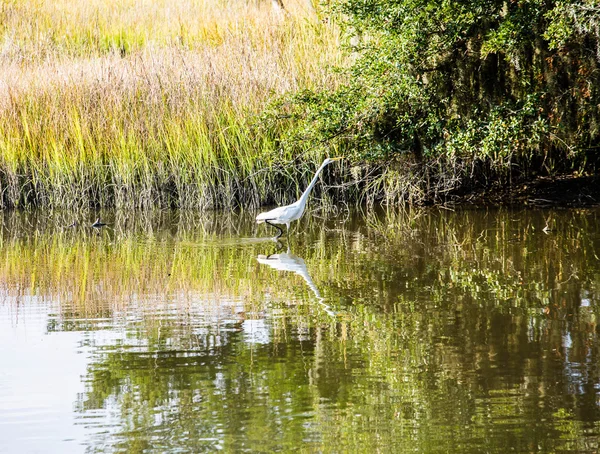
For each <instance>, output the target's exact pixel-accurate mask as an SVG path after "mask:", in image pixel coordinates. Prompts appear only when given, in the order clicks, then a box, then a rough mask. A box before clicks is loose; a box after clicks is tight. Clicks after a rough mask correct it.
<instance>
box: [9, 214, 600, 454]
mask: <svg viewBox="0 0 600 454" xmlns="http://www.w3.org/2000/svg"><path fill="white" fill-rule="evenodd" d="M598 213H599V211H597V210H581V211H577V210H569V211H511V210H500V211H481V210H478V211H475V210H473V211H460V212H445V211H442V212H437V211H423V212H416V213H398V212H387V213H375V214H373V213H371V214H369V215H365V216H361V215H353V216H348V217H338V218H335V219H331V220H328V221H326V222H323V221H321V220H319V219H318V218H317V217H316V216H311V217H310V218H308V219H306V220H305V221H301V222H300V225H298V226H297V227H296V230H293V232H292V234H291V235H290V239H289V243H284V244H282V245H278V244H275V243H273V242H272V241H270V240H268V239H264V240H263V239H260V238H256V236H257V232H259V231H258V230H257V229H256V226H255V225H254V223H253V220H252V217H253V216H252V213H249V214H235V215H230V216H225V215H217V214H213V215H212V216H210V217H206V216H204V215H199V214H198V215H196V214H193V213H192V214H190V213H164V212H161V213H154V214H149V215H147V217H146V218H141V219H140V218H138V217H135V219H130V218H127V217H114V218H110V214H108V215H107V216H105V217H103V219H106V220H107V221H108V222H109V223H111V224H112V225H111V226H110V228H107V229H104V230H102V231H101V232H100V234H94V232H89V231H88V230H86V229H84V228H82V229H77V230H72V229H71V230H68V231H67V230H64V229H61V228H60V226H61V225H68V222H63V217H61V214H60V213H59V214H57V215H56V216H55V218H53V219H49V218H43V217H41V216H35V215H34V214H18V213H12V214H5V215H4V219H3V229H2V237H1V242H2V244H1V245H2V262H1V263H0V278H1V285H2V290H3V292H4V293H5V294H6V295H9V296H10V297H11V298H13V300H14V299H16V300H18V299H19V298H21V299H23V298H24V297H26V296H27V295H30V294H37V295H41V296H42V297H43V298H46V299H47V300H48V301H54V302H56V301H58V302H59V305H58V307H59V311H58V312H57V313H53V314H51V317H50V318H49V323H48V331H54V332H62V331H67V330H71V331H73V330H74V331H81V332H85V333H87V336H86V342H87V343H88V344H89V346H90V347H91V348H92V351H93V361H92V362H91V364H90V366H89V368H88V373H87V375H86V377H84V380H85V382H86V392H85V393H84V394H83V395H82V396H81V398H80V399H79V401H78V402H77V408H76V410H77V411H78V412H79V414H80V418H81V421H82V423H83V424H89V425H90V426H91V427H94V424H97V425H98V426H99V427H100V426H101V425H102V424H105V427H109V429H110V430H104V431H103V430H98V431H96V432H95V433H94V434H93V435H91V436H90V439H89V440H87V441H86V442H87V443H88V446H89V450H90V451H106V452H113V451H125V450H127V451H129V452H142V451H149V452H167V451H168V452H175V451H177V450H181V451H184V452H185V451H212V450H214V449H216V448H223V449H225V450H226V451H243V450H248V451H257V452H272V451H292V450H300V451H311V452H312V451H321V452H354V451H365V452H376V451H383V452H498V453H501V452H502V453H503V452H509V451H510V450H511V449H514V450H515V451H516V452H556V451H558V452H564V451H573V452H594V451H596V450H597V449H598V433H599V424H598V421H599V420H600V411H599V407H598V402H599V401H598V391H599V390H600V370H599V368H598V367H597V364H598V359H599V358H598V353H599V349H598V329H597V315H598V307H599V302H598V296H599V286H598V284H599V276H600V260H599V259H598V254H599V252H598V249H599V246H600V229H599V226H600V224H599V219H598ZM23 226H29V227H28V228H25V227H23ZM284 251H285V252H284ZM292 251H293V252H292ZM13 300H11V301H13ZM3 304H16V303H11V302H8V303H6V302H5V303H3ZM94 417H96V419H94Z"/></svg>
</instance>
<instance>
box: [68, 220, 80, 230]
mask: <svg viewBox="0 0 600 454" xmlns="http://www.w3.org/2000/svg"><path fill="white" fill-rule="evenodd" d="M78 225H79V223H78V222H77V221H73V223H72V224H69V225H68V226H66V227H65V229H74V228H75V227H77V226H78Z"/></svg>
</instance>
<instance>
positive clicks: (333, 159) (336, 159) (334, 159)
mask: <svg viewBox="0 0 600 454" xmlns="http://www.w3.org/2000/svg"><path fill="white" fill-rule="evenodd" d="M329 159H331V160H332V161H339V160H340V159H344V157H343V156H338V157H337V158H329Z"/></svg>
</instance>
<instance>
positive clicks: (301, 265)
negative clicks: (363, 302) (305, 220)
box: [257, 242, 336, 317]
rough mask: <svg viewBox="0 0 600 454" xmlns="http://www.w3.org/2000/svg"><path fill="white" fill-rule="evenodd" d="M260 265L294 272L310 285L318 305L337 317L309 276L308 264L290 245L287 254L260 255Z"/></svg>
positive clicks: (258, 258)
mask: <svg viewBox="0 0 600 454" xmlns="http://www.w3.org/2000/svg"><path fill="white" fill-rule="evenodd" d="M277 244H278V245H280V246H283V245H281V243H280V242H277ZM257 260H258V263H261V264H263V265H268V266H270V267H271V268H273V269H276V270H279V271H292V272H294V273H296V274H298V275H300V276H302V278H303V279H304V281H305V282H306V283H307V284H308V287H309V288H310V289H311V290H312V292H313V293H314V295H315V296H316V298H317V301H318V303H319V304H320V305H321V306H322V307H323V310H324V311H325V312H326V313H327V314H328V315H330V316H331V317H335V316H336V313H335V312H334V311H333V310H331V308H330V307H329V305H327V304H325V303H324V301H325V298H323V297H322V296H321V293H320V292H319V289H318V288H317V286H316V285H315V283H314V282H313V280H312V278H311V277H310V274H308V270H307V269H306V263H305V262H304V259H302V257H298V256H297V255H295V254H292V253H291V252H290V246H289V245H288V248H287V252H285V253H282V254H270V255H262V254H261V255H259V256H258V257H257Z"/></svg>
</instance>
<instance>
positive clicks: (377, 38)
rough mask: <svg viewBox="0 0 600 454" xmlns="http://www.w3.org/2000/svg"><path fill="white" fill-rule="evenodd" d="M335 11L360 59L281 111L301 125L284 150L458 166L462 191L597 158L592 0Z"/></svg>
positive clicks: (412, 1)
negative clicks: (485, 178) (334, 85)
mask: <svg viewBox="0 0 600 454" xmlns="http://www.w3.org/2000/svg"><path fill="white" fill-rule="evenodd" d="M330 11H331V14H332V16H333V17H336V18H337V19H338V20H339V21H340V23H341V24H342V28H343V31H344V34H345V40H346V45H347V50H348V52H349V53H350V54H351V57H352V58H353V62H352V64H351V65H350V66H349V67H348V68H346V69H345V70H344V72H345V74H346V76H347V82H346V83H345V84H343V85H341V86H340V87H339V88H338V89H337V90H333V91H331V90H330V91H321V92H314V91H313V92H302V93H300V94H297V95H295V96H293V97H291V98H289V99H288V100H287V102H284V103H282V104H281V106H280V108H281V109H282V110H285V111H286V112H287V114H288V115H289V116H290V117H291V118H293V119H294V120H295V121H296V127H295V129H293V130H291V131H290V134H289V136H288V141H287V144H288V146H291V147H292V148H293V147H307V146H308V147H314V146H322V144H324V143H329V144H336V146H343V147H344V148H345V150H346V153H347V154H349V155H351V156H353V157H354V158H355V159H356V160H357V161H359V162H360V161H363V160H367V161H383V162H385V163H386V165H387V166H390V165H391V166H393V165H394V164H393V163H394V162H397V161H398V159H401V160H404V161H409V162H416V163H417V166H416V167H417V169H419V171H420V172H421V176H423V177H427V178H443V177H444V175H443V174H444V172H445V171H446V170H447V168H448V167H452V168H454V169H455V170H456V169H458V170H456V171H457V172H458V173H459V174H460V175H458V176H459V178H458V179H456V181H457V184H456V186H460V185H464V184H466V183H468V182H469V181H470V182H473V180H476V179H477V178H479V177H481V176H482V175H483V173H484V172H483V170H486V171H487V172H488V173H489V174H490V175H493V176H495V178H498V179H500V180H503V179H505V178H506V177H511V176H528V175H531V174H533V173H536V172H545V173H548V172H554V171H564V170H568V169H572V168H573V167H575V166H579V165H581V164H582V162H583V161H585V159H586V158H588V159H589V157H590V155H592V157H593V155H595V149H594V147H597V146H598V145H599V138H600V109H599V104H598V100H599V99H600V68H599V63H600V47H598V46H599V45H600V40H599V35H598V30H599V28H598V21H599V17H600V14H599V12H600V10H599V7H598V4H597V2H596V1H595V0H585V1H571V2H554V1H546V0H524V1H511V2H505V1H500V0H477V1H473V2H466V1H458V2H448V1H440V0H395V1H391V2H390V1H387V0H360V1H358V0H347V1H342V0H338V1H334V2H333V3H332V6H331V10H330ZM423 160H424V161H423ZM436 160H437V161H438V163H440V166H438V167H437V170H435V171H433V172H430V171H429V170H428V165H427V163H428V162H432V161H436ZM473 166H475V167H477V168H478V169H479V170H480V171H479V172H473ZM440 168H441V170H440ZM450 173H451V172H450ZM426 174H427V175H426ZM427 178H423V182H422V184H426V182H425V180H426V179H427Z"/></svg>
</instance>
